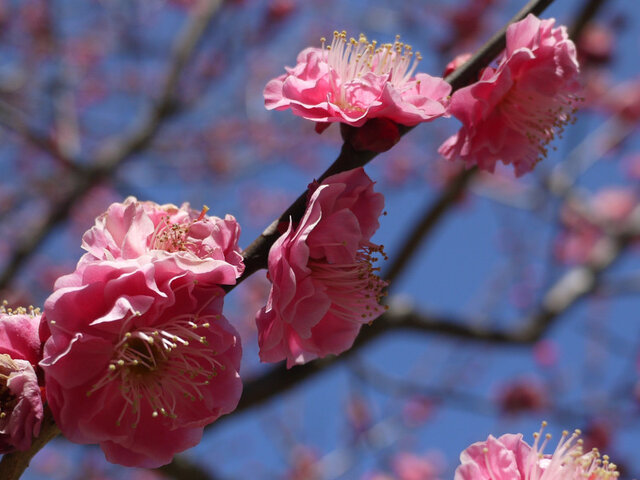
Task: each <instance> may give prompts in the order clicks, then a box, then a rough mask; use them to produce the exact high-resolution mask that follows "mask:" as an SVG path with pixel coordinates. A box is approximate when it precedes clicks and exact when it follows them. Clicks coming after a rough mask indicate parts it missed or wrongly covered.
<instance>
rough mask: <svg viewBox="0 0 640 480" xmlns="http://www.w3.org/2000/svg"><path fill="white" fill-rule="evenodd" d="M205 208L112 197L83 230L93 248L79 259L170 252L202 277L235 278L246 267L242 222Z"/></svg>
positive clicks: (159, 255)
mask: <svg viewBox="0 0 640 480" xmlns="http://www.w3.org/2000/svg"><path fill="white" fill-rule="evenodd" d="M206 212H207V208H206V207H205V208H203V210H202V211H201V212H198V211H196V210H192V209H191V208H189V204H186V203H185V204H184V205H182V206H181V207H179V208H178V207H177V206H175V205H171V204H166V205H158V204H157V203H154V202H139V201H137V200H136V199H135V198H134V197H129V198H127V199H126V200H125V201H124V203H114V204H112V205H111V206H110V207H109V209H108V210H107V211H106V212H105V213H104V214H102V215H101V216H99V217H98V218H97V219H96V221H95V225H94V226H93V227H92V228H91V229H89V230H88V231H87V232H86V233H85V234H84V235H83V237H82V248H83V249H84V250H86V251H87V252H89V253H88V254H87V255H85V257H83V259H82V260H81V261H80V263H81V264H82V263H85V262H89V261H95V260H114V259H124V260H128V259H135V258H139V257H142V256H145V255H150V256H151V257H153V258H154V259H163V258H170V257H172V258H174V261H175V262H176V264H178V265H179V266H180V267H181V268H183V269H185V270H191V271H193V272H194V273H195V272H197V273H198V274H199V280H200V281H204V280H205V279H206V280H207V281H208V282H210V283H217V284H225V285H230V284H234V283H235V281H236V278H237V277H239V276H240V275H241V274H242V272H243V271H244V264H243V261H242V255H241V253H240V248H239V247H238V237H239V236H240V226H239V225H238V223H237V222H236V220H235V218H233V216H231V215H226V216H225V218H224V219H221V218H218V217H210V216H207V215H205V213H206ZM205 272H208V274H207V275H202V274H204V273H205Z"/></svg>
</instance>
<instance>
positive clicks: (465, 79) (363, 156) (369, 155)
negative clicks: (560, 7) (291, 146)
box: [225, 0, 553, 292]
mask: <svg viewBox="0 0 640 480" xmlns="http://www.w3.org/2000/svg"><path fill="white" fill-rule="evenodd" d="M551 3H553V0H531V1H529V2H528V3H527V4H526V5H525V6H524V7H523V8H522V9H521V10H520V11H519V12H518V13H517V14H516V15H515V16H514V17H513V18H512V19H511V20H510V21H509V22H508V23H507V24H506V25H505V26H504V27H503V28H502V29H501V30H500V31H499V32H498V33H496V34H495V35H494V36H493V37H491V39H489V41H487V42H486V43H485V44H484V45H483V46H482V47H481V48H480V49H479V50H478V52H477V53H476V54H475V55H474V56H473V57H472V58H471V59H469V61H467V62H466V63H465V64H464V65H462V66H461V67H460V68H458V69H457V70H455V71H454V72H453V73H452V74H451V75H449V76H448V77H447V78H445V81H447V82H449V84H451V86H452V91H455V90H458V89H460V88H462V87H464V86H466V85H469V84H470V83H473V82H474V81H475V80H476V79H477V78H478V74H479V73H480V71H481V70H482V69H483V68H485V67H486V66H487V65H488V64H489V63H490V62H491V61H492V60H493V59H494V58H495V57H496V56H497V55H498V54H499V53H500V52H501V51H502V50H503V49H504V46H505V32H506V30H507V27H508V26H509V25H510V24H511V23H513V22H516V21H519V20H522V19H523V18H524V17H526V16H527V15H528V14H529V13H534V14H536V15H537V14H539V13H541V12H543V11H544V9H545V8H547V7H548V6H549V5H550V4H551ZM399 127H400V134H401V135H405V134H407V133H408V132H410V131H411V130H413V129H414V128H415V127H405V126H402V125H400V126H399ZM377 155H378V154H377V153H375V152H369V151H361V150H360V151H359V150H355V149H354V148H353V147H352V146H351V144H350V143H349V142H345V143H344V144H343V145H342V150H341V151H340V155H339V156H338V158H337V159H336V160H335V161H334V162H333V164H332V165H331V166H330V167H329V168H328V169H327V170H326V171H325V172H324V173H323V174H322V175H320V177H319V178H318V181H322V180H324V179H325V178H327V177H328V176H331V175H334V174H336V173H339V172H344V171H346V170H351V169H353V168H357V167H362V166H364V165H366V164H367V163H369V162H370V161H371V160H373V159H374V158H375V157H376V156H377ZM471 172H475V170H469V171H468V172H463V173H461V174H460V176H459V178H457V179H454V181H453V183H456V182H458V183H460V184H461V185H460V186H461V187H463V186H464V185H466V183H467V182H468V180H469V179H470V177H472V176H473V173H471ZM467 176H468V177H469V178H467ZM445 195H446V193H445ZM306 199H307V192H306V191H305V192H304V193H303V194H302V195H300V196H299V197H298V198H297V199H296V201H295V202H293V203H292V204H291V205H290V206H289V208H287V210H286V211H285V212H284V213H283V214H282V215H281V216H280V218H278V219H277V220H274V221H273V222H272V223H271V225H269V226H268V227H267V228H266V229H265V230H264V231H263V232H262V234H261V235H260V236H259V237H258V238H256V239H255V240H254V241H253V242H252V243H251V244H250V245H249V246H248V247H247V248H246V249H245V250H244V253H243V256H244V264H245V270H244V273H243V275H242V276H241V277H240V278H239V279H238V281H237V283H236V285H237V284H239V283H241V282H242V281H243V280H245V279H246V278H248V277H250V276H251V275H252V274H253V273H255V272H256V271H257V270H260V269H263V268H266V267H267V257H268V256H269V249H270V248H271V245H273V243H274V242H275V241H276V240H277V239H278V237H279V236H280V233H279V232H278V225H279V224H281V223H282V222H288V221H289V218H290V217H291V218H293V220H294V222H295V221H299V220H300V219H301V218H302V215H303V214H304V209H305V205H306ZM441 208H442V210H443V212H441V213H444V210H446V205H442V207H441ZM441 213H439V214H437V215H436V218H434V219H433V223H434V224H435V223H436V222H437V220H438V219H439V218H440V216H441ZM234 287H235V285H231V286H228V287H225V290H226V291H227V292H229V291H231V290H233V288H234Z"/></svg>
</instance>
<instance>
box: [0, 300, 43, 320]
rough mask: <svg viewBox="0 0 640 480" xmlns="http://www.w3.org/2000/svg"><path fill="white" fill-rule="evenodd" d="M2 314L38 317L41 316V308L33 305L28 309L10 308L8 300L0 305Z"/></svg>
mask: <svg viewBox="0 0 640 480" xmlns="http://www.w3.org/2000/svg"><path fill="white" fill-rule="evenodd" d="M0 314H3V315H30V316H32V317H35V316H38V315H40V314H41V312H40V308H36V307H34V306H33V305H29V306H28V307H16V308H10V307H9V302H7V301H6V300H3V301H2V304H0Z"/></svg>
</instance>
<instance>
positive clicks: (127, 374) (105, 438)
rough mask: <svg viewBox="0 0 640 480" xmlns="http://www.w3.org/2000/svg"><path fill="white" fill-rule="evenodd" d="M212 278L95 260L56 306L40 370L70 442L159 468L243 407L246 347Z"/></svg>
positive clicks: (68, 284) (160, 266)
mask: <svg viewBox="0 0 640 480" xmlns="http://www.w3.org/2000/svg"><path fill="white" fill-rule="evenodd" d="M133 211H134V212H137V210H135V209H134V210H133ZM125 243H126V242H125ZM208 274H209V272H208V271H204V272H201V273H198V272H193V271H189V270H184V269H183V268H182V265H181V264H180V262H176V261H175V259H174V258H170V257H169V258H167V257H162V256H161V257H160V258H154V257H153V253H150V254H147V255H146V256H143V257H140V258H136V259H116V260H102V261H93V262H87V263H85V264H84V265H83V266H82V268H80V269H78V270H76V272H75V273H74V274H72V275H68V276H67V277H66V280H65V282H64V286H59V287H58V289H57V290H56V291H55V292H54V293H53V294H52V295H51V296H50V297H49V298H48V299H47V301H46V302H45V311H44V315H43V323H46V327H47V328H46V329H44V330H47V331H50V338H48V340H47V341H46V344H45V347H44V359H43V360H42V362H41V363H40V365H41V366H42V368H43V370H44V372H45V380H46V386H47V389H46V392H47V401H48V402H49V406H50V408H51V411H52V412H53V415H54V418H55V420H56V423H57V424H58V426H59V427H60V429H61V430H62V432H63V434H64V435H65V436H66V437H67V438H68V439H69V440H71V441H73V442H77V443H99V444H100V446H101V447H102V450H103V451H104V453H105V455H106V457H107V460H109V461H111V462H114V463H119V464H122V465H126V466H139V467H147V468H152V467H158V466H160V465H163V464H166V463H168V462H170V461H171V459H172V457H173V455H174V454H175V453H177V452H181V451H183V450H185V449H187V448H190V447H193V446H194V445H196V444H197V443H198V442H199V441H200V438H201V436H202V430H203V427H204V426H205V425H208V424H210V423H211V422H213V421H214V420H216V419H217V418H218V417H219V416H220V415H223V414H226V413H229V412H231V411H232V410H233V409H234V408H235V407H236V405H237V403H238V400H239V398H240V393H241V390H242V384H241V381H240V377H239V375H238V370H239V367H240V357H241V347H240V341H239V338H238V337H237V334H236V331H235V330H234V329H233V327H231V325H229V323H228V322H227V320H226V319H225V318H224V317H223V316H222V305H223V297H224V291H223V290H222V289H221V288H220V287H219V286H216V285H209V286H205V285H203V284H202V283H201V282H199V281H198V280H199V279H200V278H203V279H206V278H207V276H208ZM44 336H46V334H45V335H44Z"/></svg>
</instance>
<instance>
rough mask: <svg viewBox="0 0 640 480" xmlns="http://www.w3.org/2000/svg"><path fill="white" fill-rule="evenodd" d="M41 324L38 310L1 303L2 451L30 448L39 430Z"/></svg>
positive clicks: (0, 391)
mask: <svg viewBox="0 0 640 480" xmlns="http://www.w3.org/2000/svg"><path fill="white" fill-rule="evenodd" d="M39 323H40V312H39V310H37V309H36V310H34V309H29V310H27V309H24V308H18V309H15V310H11V309H8V308H5V306H4V305H3V306H0V453H9V452H12V451H14V450H28V449H29V447H30V446H31V442H32V441H33V439H34V438H35V437H37V436H38V434H39V433H40V425H41V423H42V416H43V407H42V397H41V394H40V386H39V385H38V377H37V375H36V372H35V368H34V367H35V365H37V363H38V361H39V358H40V340H39V338H38V324H39Z"/></svg>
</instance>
